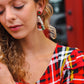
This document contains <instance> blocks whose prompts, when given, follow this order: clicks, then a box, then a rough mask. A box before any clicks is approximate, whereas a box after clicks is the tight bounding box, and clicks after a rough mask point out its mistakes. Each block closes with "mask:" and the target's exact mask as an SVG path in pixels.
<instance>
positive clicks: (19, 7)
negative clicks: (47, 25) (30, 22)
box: [14, 5, 24, 9]
mask: <svg viewBox="0 0 84 84" xmlns="http://www.w3.org/2000/svg"><path fill="white" fill-rule="evenodd" d="M23 7H24V5H22V6H18V7H14V8H16V9H22V8H23Z"/></svg>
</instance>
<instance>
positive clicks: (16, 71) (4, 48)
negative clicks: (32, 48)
mask: <svg viewBox="0 0 84 84" xmlns="http://www.w3.org/2000/svg"><path fill="white" fill-rule="evenodd" d="M34 1H35V3H38V1H39V0H34ZM45 1H46V6H45V8H44V11H43V14H42V16H41V17H42V18H43V22H44V25H45V27H46V28H48V24H49V17H50V16H51V15H52V12H53V11H52V7H51V5H50V4H49V2H48V0H45ZM0 47H1V49H0V56H2V55H3V57H2V59H0V62H2V63H4V64H6V65H7V67H8V69H9V71H10V72H11V74H12V76H13V78H14V80H15V81H22V79H23V78H24V77H25V75H26V72H25V71H24V69H23V65H24V60H25V56H24V55H23V50H22V48H21V45H20V44H19V42H18V40H17V39H14V38H13V37H12V36H11V35H10V34H9V33H8V32H7V31H6V30H5V29H4V27H3V26H2V25H1V24H0ZM0 58H1V57H0Z"/></svg>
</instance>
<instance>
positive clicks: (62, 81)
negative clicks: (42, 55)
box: [17, 44, 84, 84]
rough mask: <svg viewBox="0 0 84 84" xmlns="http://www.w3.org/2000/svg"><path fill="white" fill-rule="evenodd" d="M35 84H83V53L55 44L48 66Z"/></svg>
mask: <svg viewBox="0 0 84 84" xmlns="http://www.w3.org/2000/svg"><path fill="white" fill-rule="evenodd" d="M17 84H19V83H17ZM36 84H84V53H83V52H82V51H80V50H79V49H75V48H70V47H65V46H61V45H59V44H57V46H56V49H55V51H54V54H53V56H52V59H51V61H50V64H49V66H48V67H47V69H46V71H45V73H44V74H43V76H42V77H41V78H40V80H38V81H37V82H36Z"/></svg>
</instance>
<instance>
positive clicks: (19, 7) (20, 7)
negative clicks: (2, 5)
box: [0, 5, 24, 15]
mask: <svg viewBox="0 0 84 84" xmlns="http://www.w3.org/2000/svg"><path fill="white" fill-rule="evenodd" d="M23 7H24V5H22V6H18V7H14V8H15V9H22V8H23ZM3 12H4V10H3V11H1V12H0V15H1V14H3Z"/></svg>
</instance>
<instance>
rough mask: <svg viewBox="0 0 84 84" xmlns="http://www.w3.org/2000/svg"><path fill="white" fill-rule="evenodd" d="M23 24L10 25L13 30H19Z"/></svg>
mask: <svg viewBox="0 0 84 84" xmlns="http://www.w3.org/2000/svg"><path fill="white" fill-rule="evenodd" d="M21 26H22V25H13V26H9V28H10V30H11V31H17V30H19V29H20V28H21Z"/></svg>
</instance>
